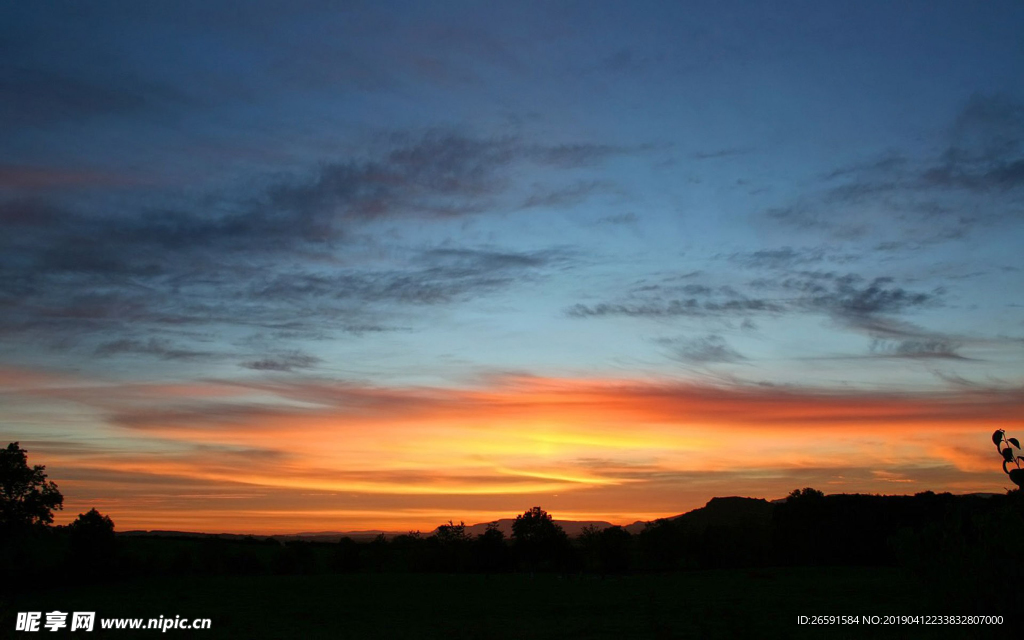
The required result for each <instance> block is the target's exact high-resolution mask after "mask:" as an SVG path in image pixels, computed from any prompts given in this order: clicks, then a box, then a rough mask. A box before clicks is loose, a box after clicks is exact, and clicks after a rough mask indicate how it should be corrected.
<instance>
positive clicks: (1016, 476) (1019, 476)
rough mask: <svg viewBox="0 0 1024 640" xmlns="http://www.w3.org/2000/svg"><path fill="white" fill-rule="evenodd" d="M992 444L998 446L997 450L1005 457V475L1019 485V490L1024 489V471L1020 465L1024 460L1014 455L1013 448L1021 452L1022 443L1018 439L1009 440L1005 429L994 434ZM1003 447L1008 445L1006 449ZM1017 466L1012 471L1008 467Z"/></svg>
mask: <svg viewBox="0 0 1024 640" xmlns="http://www.w3.org/2000/svg"><path fill="white" fill-rule="evenodd" d="M992 442H993V443H995V445H996V450H997V451H999V454H1000V455H1002V456H1003V473H1005V474H1007V475H1009V476H1010V482H1012V483H1013V484H1015V485H1017V487H1018V488H1021V489H1024V469H1021V467H1020V463H1021V462H1024V458H1022V457H1021V456H1018V455H1014V453H1013V448H1014V447H1016V448H1017V450H1018V451H1019V450H1020V442H1019V441H1018V440H1017V438H1007V437H1006V431H1005V430H1003V429H999V430H997V431H996V432H995V433H993V434H992ZM1003 445H1006V446H1005V447H1004V446H1003ZM1011 464H1012V465H1015V468H1013V469H1010V468H1009V467H1008V465H1011Z"/></svg>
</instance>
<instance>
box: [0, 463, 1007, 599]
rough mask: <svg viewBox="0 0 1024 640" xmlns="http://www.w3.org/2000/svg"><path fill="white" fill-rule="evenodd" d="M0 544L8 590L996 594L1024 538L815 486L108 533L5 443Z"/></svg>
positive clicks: (932, 504)
mask: <svg viewBox="0 0 1024 640" xmlns="http://www.w3.org/2000/svg"><path fill="white" fill-rule="evenodd" d="M0 453H2V456H0V474H2V476H3V480H2V483H0V484H2V490H3V493H2V504H0V542H2V543H3V544H4V545H5V546H7V547H9V548H7V549H4V557H5V558H9V559H10V561H9V562H6V563H4V565H3V567H2V569H0V571H2V572H3V574H2V575H0V577H2V578H3V582H4V584H5V585H21V586H24V585H26V584H31V583H32V582H33V581H39V582H42V583H48V582H51V581H52V580H54V579H55V578H59V579H60V580H62V581H70V582H74V581H87V582H88V581H104V580H117V579H122V578H128V577H133V576H170V575H209V574H229V575H231V574H237V575H252V574H313V573H365V572H429V573H488V574H501V573H511V572H520V573H536V572H561V573H564V574H569V575H593V576H606V577H607V576H616V575H622V574H628V573H645V572H666V571H691V570H708V569H748V570H749V569H757V568H765V567H778V566H830V565H861V566H899V567H904V568H906V569H907V570H909V571H912V572H914V573H916V574H918V575H920V576H922V577H924V578H926V579H927V580H928V581H929V583H931V584H933V585H940V586H941V585H947V586H948V587H949V589H950V590H951V591H957V592H962V591H963V590H964V587H965V585H969V586H970V592H971V594H972V597H976V598H988V599H989V601H990V602H991V601H993V600H995V601H998V600H1000V599H1005V598H1011V599H1013V598H1017V599H1019V598H1021V587H1020V581H1017V580H1010V581H1008V580H1006V579H1005V570H1006V568H1007V565H1006V558H1007V555H1006V554H1007V553H1008V552H1009V551H1011V550H1015V549H1017V548H1018V547H1019V545H1020V541H1021V540H1024V495H1022V492H1021V491H1020V490H1014V491H1009V492H1007V493H1006V494H1005V495H992V496H987V497H984V496H972V495H967V496H954V495H951V494H948V493H943V494H935V493H932V492H923V493H918V494H916V495H913V496H879V495H847V494H840V495H829V496H826V495H824V494H823V493H822V492H820V491H817V490H815V489H812V488H804V489H798V490H795V491H793V492H792V493H791V494H790V495H789V496H787V498H786V499H784V500H782V501H777V502H774V503H772V502H768V501H765V500H760V499H752V498H714V499H712V500H711V501H710V502H708V504H707V505H706V506H705V507H703V508H701V509H696V510H694V511H691V512H689V513H687V514H683V515H681V516H678V517H675V518H667V519H661V520H655V521H653V522H649V523H646V525H645V526H644V527H643V529H642V530H640V531H639V532H636V533H630V532H629V531H627V530H626V529H624V528H622V527H618V526H611V527H605V528H598V527H595V526H589V527H587V528H585V529H584V530H583V531H582V533H580V534H579V535H578V536H574V537H570V536H569V535H567V534H566V532H565V531H564V530H563V529H562V527H561V526H559V525H558V523H557V522H555V521H554V520H553V519H552V517H551V515H550V514H549V513H547V512H546V511H545V510H544V509H542V508H541V507H533V508H531V509H528V510H526V511H525V512H524V513H522V514H519V515H518V516H516V518H515V521H514V522H513V523H512V533H511V536H510V537H506V536H505V534H504V533H503V532H502V530H501V529H500V528H499V527H498V526H497V523H492V524H490V525H489V526H487V528H486V529H485V531H484V532H483V533H480V534H478V535H475V536H474V535H470V533H469V532H468V531H467V528H466V526H465V524H464V523H463V522H459V523H458V524H456V523H454V522H453V521H448V522H447V523H445V524H442V525H440V526H438V527H437V529H436V530H435V531H434V532H433V533H431V534H426V535H425V534H422V533H420V532H410V533H407V534H402V535H395V536H390V537H389V536H386V535H384V534H381V535H378V536H377V537H376V538H374V539H372V540H365V541H356V540H354V539H352V538H349V537H341V538H340V539H339V540H338V541H336V542H319V541H303V540H288V541H282V540H279V539H276V538H259V537H253V536H249V537H216V536H204V537H181V536H174V537H172V536H156V535H149V536H137V537H136V536H127V537H126V536H115V535H114V524H113V522H111V520H110V518H109V517H107V516H104V515H102V514H100V513H99V512H97V511H96V510H95V509H93V510H91V511H89V512H87V513H85V514H81V515H79V517H78V518H77V519H76V520H75V521H74V522H73V523H71V524H70V525H68V526H64V527H54V526H52V511H53V510H55V509H60V508H61V505H62V498H61V497H60V494H59V491H57V489H56V487H55V485H53V483H49V482H47V481H46V476H45V473H44V470H43V468H42V467H40V466H36V467H29V466H28V465H27V464H26V462H25V455H24V453H25V452H24V451H23V450H21V449H20V447H18V446H17V443H14V444H12V445H10V446H8V448H7V449H6V450H5V451H2V452H0Z"/></svg>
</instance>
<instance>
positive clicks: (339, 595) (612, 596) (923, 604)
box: [0, 567, 1013, 640]
mask: <svg viewBox="0 0 1024 640" xmlns="http://www.w3.org/2000/svg"><path fill="white" fill-rule="evenodd" d="M54 609H59V610H60V611H96V612H97V617H98V618H99V617H140V618H156V617H158V616H160V615H163V616H164V617H171V618H173V617H174V616H175V615H180V616H182V617H183V618H184V617H188V618H210V619H211V620H212V628H211V629H210V630H207V631H183V630H169V631H167V632H166V634H161V632H160V631H156V630H149V631H139V632H130V631H125V630H121V631H107V632H103V631H100V630H98V629H97V631H94V632H93V633H90V634H81V635H83V636H85V637H92V636H104V637H106V636H109V637H120V638H128V637H151V638H152V637H157V636H163V637H175V636H176V637H197V638H198V637H201V638H210V639H213V638H292V637H294V638H359V639H365V638H398V639H401V638H417V639H422V638H446V639H449V640H451V639H460V638H466V639H468V638H479V639H481V640H484V639H485V640H498V639H503V638H509V639H513V638H559V639H567V638H869V637H870V638H875V637H891V638H908V637H915V638H934V637H948V638H973V637H976V638H985V637H1012V636H1013V634H1012V633H1009V623H1008V622H1007V623H1005V624H1004V625H1003V626H1002V627H985V628H981V627H955V628H954V627H940V626H917V627H906V626H903V627H885V626H868V625H864V624H860V625H856V626H829V627H811V626H800V625H798V624H797V616H798V615H800V614H804V615H858V616H864V615H881V616H884V615H907V614H921V615H925V614H930V615H938V614H955V613H961V612H956V611H951V610H949V609H948V605H939V604H936V603H935V601H933V600H932V599H931V598H930V597H929V596H928V595H926V593H925V591H924V590H923V588H922V586H921V585H920V584H918V583H917V582H916V581H914V580H913V579H911V578H908V577H905V576H904V575H903V574H901V573H900V572H899V571H897V570H894V569H877V568H850V567H835V568H795V569H761V570H749V571H748V570H719V571H700V572H689V573H679V574H672V575H635V576H625V577H612V578H604V579H602V578H598V577H593V576H573V577H561V576H558V575H550V574H543V575H542V574H538V575H536V576H533V577H531V576H529V575H520V574H512V575H495V576H483V575H437V574H411V575H410V574H351V575H312V576H255V577H208V578H195V577H192V578H174V579H161V580H147V581H134V582H123V583H115V584H110V585H103V586H88V587H84V586H83V587H65V588H61V587H55V588H53V589H52V590H47V591H45V592H36V593H31V594H27V593H26V594H21V595H19V596H16V597H15V598H14V600H13V601H8V602H6V603H4V608H3V611H2V625H3V627H2V628H3V630H4V631H3V632H2V633H0V636H4V637H21V638H27V637H33V636H35V637H39V636H42V637H62V636H64V635H71V634H70V633H69V632H68V630H67V629H63V630H61V631H59V632H57V633H50V632H47V631H45V630H42V631H41V632H40V633H39V634H27V633H15V632H14V631H13V629H14V617H15V612H17V611H42V612H47V611H52V610H54ZM991 613H1001V612H991ZM97 626H98V624H97ZM74 635H76V636H77V635H79V634H78V633H76V634H74Z"/></svg>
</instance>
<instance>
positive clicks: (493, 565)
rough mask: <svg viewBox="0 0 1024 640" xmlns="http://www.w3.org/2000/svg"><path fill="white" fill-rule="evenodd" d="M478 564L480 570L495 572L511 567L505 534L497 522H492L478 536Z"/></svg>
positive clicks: (476, 556)
mask: <svg viewBox="0 0 1024 640" xmlns="http://www.w3.org/2000/svg"><path fill="white" fill-rule="evenodd" d="M474 546H475V549H476V553H475V556H474V557H475V558H476V566H477V568H478V569H479V570H480V571H484V572H486V573H495V572H499V571H507V570H508V569H509V551H508V546H507V545H506V544H505V534H504V533H502V531H501V529H500V528H498V523H497V522H491V523H489V524H488V525H487V528H486V529H484V532H483V533H481V534H480V535H478V536H477V537H476V543H475V545H474Z"/></svg>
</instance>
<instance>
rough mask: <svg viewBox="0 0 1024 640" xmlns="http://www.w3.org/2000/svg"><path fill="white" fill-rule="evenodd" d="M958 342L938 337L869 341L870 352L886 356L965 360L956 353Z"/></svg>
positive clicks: (877, 355)
mask: <svg viewBox="0 0 1024 640" xmlns="http://www.w3.org/2000/svg"><path fill="white" fill-rule="evenodd" d="M960 346H961V345H960V344H959V343H956V342H953V341H951V340H942V339H938V338H931V339H911V340H897V341H892V340H883V339H875V340H874V341H872V343H871V354H872V355H873V356H876V357H879V356H880V357H886V358H911V359H945V360H967V358H965V357H964V356H962V355H960V354H959V353H957V350H958V349H959V348H960Z"/></svg>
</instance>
